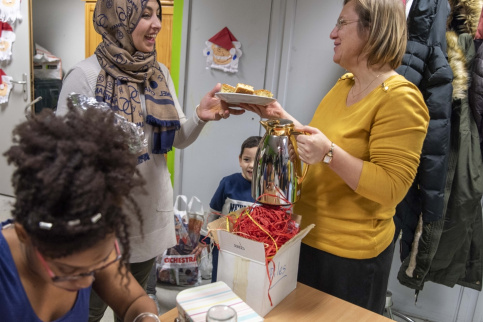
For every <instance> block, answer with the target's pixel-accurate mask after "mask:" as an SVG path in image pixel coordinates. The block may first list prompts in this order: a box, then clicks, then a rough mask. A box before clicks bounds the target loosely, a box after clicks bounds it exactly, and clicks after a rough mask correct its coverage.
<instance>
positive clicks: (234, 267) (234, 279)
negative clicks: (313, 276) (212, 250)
mask: <svg viewBox="0 0 483 322" xmlns="http://www.w3.org/2000/svg"><path fill="white" fill-rule="evenodd" d="M314 226H315V225H314V224H312V225H309V226H308V227H306V228H305V229H303V230H301V231H300V232H299V233H298V234H297V235H295V236H294V237H293V238H292V239H290V240H289V241H288V242H287V243H285V244H284V245H283V246H282V247H281V248H280V249H279V250H278V252H277V253H276V254H275V256H274V258H273V259H272V261H271V262H270V263H269V264H268V270H269V272H270V276H271V277H272V278H273V279H272V282H271V283H270V280H269V278H268V274H267V267H266V265H265V250H264V246H263V243H260V242H257V241H253V240H250V239H246V238H243V237H240V236H238V235H236V234H232V233H230V232H227V231H224V230H217V231H216V232H217V235H218V236H217V237H218V241H219V245H220V253H219V256H218V276H217V281H223V282H225V283H226V284H227V285H228V287H230V288H231V289H232V290H233V292H235V294H236V295H238V296H239V297H240V298H241V299H242V300H243V301H245V302H246V303H247V304H248V305H249V306H250V307H251V308H252V309H253V310H254V311H255V312H257V313H258V314H260V315H261V316H265V315H267V313H268V312H270V311H271V310H272V309H273V308H274V307H275V306H276V305H277V304H278V303H280V302H281V301H282V300H283V299H284V298H285V297H286V296H287V295H288V294H289V293H290V292H292V291H293V290H294V289H295V287H296V286H297V272H298V263H299V255H300V243H301V242H302V239H303V238H304V237H305V236H306V235H307V234H308V233H309V231H310V230H311V229H312V228H313V227H314ZM274 266H275V267H274ZM269 296H270V298H271V302H272V303H270V298H269Z"/></svg>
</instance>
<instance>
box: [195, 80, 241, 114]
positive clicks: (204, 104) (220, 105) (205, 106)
mask: <svg viewBox="0 0 483 322" xmlns="http://www.w3.org/2000/svg"><path fill="white" fill-rule="evenodd" d="M220 90H221V83H218V84H216V86H215V87H214V88H213V89H212V90H211V91H209V92H208V93H206V95H205V96H204V97H203V98H202V99H201V102H200V105H199V107H198V108H197V109H196V111H197V112H196V113H198V117H199V118H200V119H201V120H202V121H205V122H207V121H218V120H220V119H226V118H228V117H230V115H240V114H243V113H245V110H242V109H234V108H229V107H228V105H227V104H226V103H225V102H223V101H221V100H220V99H219V98H218V97H216V96H215V93H217V92H219V91H220Z"/></svg>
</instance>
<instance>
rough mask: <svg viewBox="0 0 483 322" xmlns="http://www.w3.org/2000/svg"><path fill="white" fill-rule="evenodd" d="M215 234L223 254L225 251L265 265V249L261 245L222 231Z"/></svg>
mask: <svg viewBox="0 0 483 322" xmlns="http://www.w3.org/2000/svg"><path fill="white" fill-rule="evenodd" d="M217 233H218V241H219V242H220V247H221V248H222V251H223V252H224V251H227V252H230V253H232V254H236V255H238V256H240V257H243V258H246V259H249V260H253V261H256V262H259V263H261V264H263V265H265V248H264V246H263V243H260V242H257V241H254V240H251V239H247V238H243V237H240V236H238V235H236V234H233V233H230V232H227V231H224V230H218V231H217Z"/></svg>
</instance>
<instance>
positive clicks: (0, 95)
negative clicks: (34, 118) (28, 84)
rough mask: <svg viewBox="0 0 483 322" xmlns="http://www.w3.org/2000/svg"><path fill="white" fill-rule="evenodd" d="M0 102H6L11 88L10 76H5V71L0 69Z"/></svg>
mask: <svg viewBox="0 0 483 322" xmlns="http://www.w3.org/2000/svg"><path fill="white" fill-rule="evenodd" d="M0 81H1V84H0V104H3V103H7V102H8V96H9V95H10V91H11V90H12V77H10V76H7V75H6V74H5V72H4V71H3V70H2V69H0Z"/></svg>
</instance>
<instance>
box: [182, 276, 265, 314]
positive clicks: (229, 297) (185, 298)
mask: <svg viewBox="0 0 483 322" xmlns="http://www.w3.org/2000/svg"><path fill="white" fill-rule="evenodd" d="M214 305H228V306H230V307H231V308H233V309H234V310H235V311H236V312H237V319H238V321H245V322H261V321H263V318H262V317H261V316H260V315H258V314H257V313H256V312H255V311H254V310H253V309H252V308H250V307H249V306H248V305H247V304H246V303H245V302H243V301H242V300H241V299H240V297H238V296H237V295H236V294H235V293H233V291H232V290H231V289H230V288H229V287H228V286H227V285H226V284H225V283H223V282H215V283H210V284H206V285H202V286H197V287H193V288H188V289H186V290H183V291H181V292H179V293H178V295H177V296H176V307H177V308H178V318H179V319H180V320H181V321H182V322H204V321H206V312H207V311H208V310H209V308H210V307H212V306H214Z"/></svg>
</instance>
